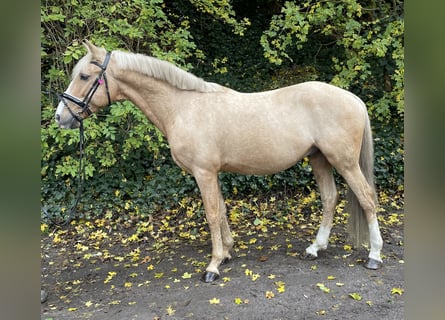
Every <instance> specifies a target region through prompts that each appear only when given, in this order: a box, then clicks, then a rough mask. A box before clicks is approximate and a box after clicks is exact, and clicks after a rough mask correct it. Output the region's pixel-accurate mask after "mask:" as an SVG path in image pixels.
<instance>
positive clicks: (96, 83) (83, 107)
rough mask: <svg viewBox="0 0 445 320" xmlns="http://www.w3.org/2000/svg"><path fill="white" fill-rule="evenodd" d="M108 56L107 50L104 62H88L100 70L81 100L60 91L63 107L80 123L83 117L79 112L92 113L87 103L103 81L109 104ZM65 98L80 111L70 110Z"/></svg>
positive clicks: (88, 114) (109, 53)
mask: <svg viewBox="0 0 445 320" xmlns="http://www.w3.org/2000/svg"><path fill="white" fill-rule="evenodd" d="M110 56H111V52H107V54H106V55H105V59H104V62H103V63H102V64H100V63H99V62H97V61H91V62H90V63H92V64H94V65H96V66H98V67H99V68H100V69H101V71H100V73H99V75H98V76H97V78H96V80H95V81H94V83H93V85H92V86H91V88H90V90H88V93H87V94H86V95H85V97H84V98H83V100H80V99H79V98H77V97H75V96H72V95H70V94H69V93H66V92H64V93H62V94H61V96H60V100H61V101H62V102H63V104H64V105H65V107H66V108H67V109H68V111H69V112H70V113H71V115H72V116H73V117H74V118H75V119H76V120H77V121H79V122H80V123H82V120H83V118H82V117H81V114H83V113H85V112H86V113H87V116H90V115H91V114H92V113H93V112H92V111H91V109H90V107H89V103H90V102H91V99H92V98H93V95H94V94H95V93H96V90H97V88H99V86H100V85H101V84H103V83H105V90H106V92H107V98H108V105H110V104H111V98H110V91H109V89H108V80H107V72H106V70H107V66H108V62H110ZM65 99H66V100H69V101H71V102H72V103H74V104H75V105H77V106H79V107H80V108H81V111H79V112H74V111H73V110H71V108H70V107H69V106H68V104H67V103H66V100H65Z"/></svg>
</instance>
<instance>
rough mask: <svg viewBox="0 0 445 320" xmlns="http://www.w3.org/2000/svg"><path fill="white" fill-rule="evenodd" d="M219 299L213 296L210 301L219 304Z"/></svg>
mask: <svg viewBox="0 0 445 320" xmlns="http://www.w3.org/2000/svg"><path fill="white" fill-rule="evenodd" d="M219 301H220V300H219V299H218V298H212V299H210V300H209V303H210V304H219Z"/></svg>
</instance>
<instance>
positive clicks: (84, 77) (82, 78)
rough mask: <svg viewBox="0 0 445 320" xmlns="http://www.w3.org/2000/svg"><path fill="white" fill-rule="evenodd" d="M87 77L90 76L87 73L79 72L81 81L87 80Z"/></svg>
mask: <svg viewBox="0 0 445 320" xmlns="http://www.w3.org/2000/svg"><path fill="white" fill-rule="evenodd" d="M89 78H90V76H89V75H87V74H84V73H81V74H80V80H82V81H87V80H88V79H89Z"/></svg>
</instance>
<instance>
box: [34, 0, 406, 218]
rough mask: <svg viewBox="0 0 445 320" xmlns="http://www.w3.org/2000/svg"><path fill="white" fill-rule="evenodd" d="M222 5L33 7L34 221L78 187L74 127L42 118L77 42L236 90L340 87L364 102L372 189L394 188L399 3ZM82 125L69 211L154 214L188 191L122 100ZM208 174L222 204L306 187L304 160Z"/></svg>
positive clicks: (397, 186) (62, 205) (399, 134)
mask: <svg viewBox="0 0 445 320" xmlns="http://www.w3.org/2000/svg"><path fill="white" fill-rule="evenodd" d="M230 3H232V2H229V1H213V0H200V1H197V0H193V1H190V2H184V1H169V2H164V1H162V0H152V1H143V0H135V1H118V2H116V1H99V2H97V1H92V0H87V1H82V2H78V1H71V2H69V3H67V2H62V1H58V0H53V1H46V2H45V3H42V5H41V24H42V29H41V30H42V31H41V43H42V46H41V48H42V49H41V59H42V100H41V101H42V106H41V109H42V120H41V121H42V129H41V152H42V157H41V158H42V166H41V175H42V217H43V218H44V219H48V218H50V217H55V218H57V219H63V218H64V217H65V216H66V215H67V214H68V211H69V207H70V205H71V203H72V201H73V199H74V197H75V195H76V192H77V188H78V186H77V175H78V167H79V162H78V159H79V157H78V156H79V151H78V143H79V135H78V131H77V130H61V129H59V128H58V127H57V126H56V124H55V123H54V120H53V118H54V107H55V105H56V104H57V95H56V93H60V92H62V91H63V90H65V88H66V87H67V85H68V82H69V77H68V75H69V73H70V71H71V70H72V67H73V66H74V64H75V62H77V60H78V59H79V58H80V57H82V56H83V55H84V54H85V50H84V48H83V47H82V46H81V40H82V39H84V38H87V39H89V40H91V41H92V42H93V43H95V44H97V45H99V46H104V47H106V48H107V49H108V50H113V49H116V48H120V49H124V50H125V49H126V50H130V51H134V52H140V53H144V54H148V55H152V56H156V57H159V58H162V59H165V60H168V61H170V62H172V63H175V64H176V65H179V66H181V67H182V68H184V69H186V70H192V69H193V70H192V71H193V73H194V74H196V75H198V76H201V77H203V78H205V79H206V80H209V81H215V82H218V83H221V84H223V85H226V86H229V87H231V88H234V89H236V90H240V91H246V92H252V91H262V90H267V89H272V88H277V87H282V86H286V85H289V84H294V83H297V82H302V81H306V80H313V79H318V80H322V81H326V82H332V83H334V84H337V85H340V86H342V87H345V88H349V90H351V91H353V92H354V93H356V94H358V95H359V96H360V97H362V98H363V100H364V101H365V102H366V103H367V105H368V106H369V112H370V115H371V118H372V123H373V129H374V137H375V150H376V151H375V154H376V175H377V185H378V187H379V188H380V189H391V190H394V192H400V191H403V112H404V104H403V102H404V97H403V68H404V67H403V16H402V14H401V12H400V8H398V7H392V4H393V2H388V4H387V5H386V2H384V1H383V2H382V3H385V5H384V6H380V7H379V8H378V9H377V8H375V10H372V11H368V10H365V8H363V7H362V6H361V5H360V4H359V2H356V1H352V2H351V1H348V2H344V3H343V2H341V3H333V2H322V1H307V2H305V3H304V4H301V5H300V6H297V5H295V4H294V3H293V2H285V4H284V5H282V4H281V2H280V1H269V0H256V1H249V2H248V3H247V2H243V1H233V6H232V5H230ZM394 3H397V2H394ZM272 7H273V8H278V10H276V9H273V10H270V8H272ZM280 8H281V9H280ZM369 12H372V13H369ZM98 17H99V18H98ZM239 17H241V18H239ZM281 30H285V31H286V32H282V31H281ZM222 44H223V45H222ZM84 126H85V136H86V147H85V174H86V181H85V182H84V192H83V194H82V199H81V201H80V203H79V206H78V207H79V210H78V211H79V212H82V213H83V214H84V215H85V216H96V215H100V214H103V213H104V212H108V211H109V210H111V211H113V212H133V213H135V214H140V215H155V214H157V213H159V212H162V211H164V210H169V208H173V207H175V206H177V204H178V203H179V202H180V201H181V199H183V198H185V197H189V196H193V197H197V196H198V195H199V194H198V189H197V186H196V184H195V182H194V179H193V178H192V177H190V176H189V175H187V174H185V173H184V172H183V171H182V170H181V169H180V168H179V167H177V166H176V165H175V164H174V163H173V161H172V159H171V157H170V150H169V147H168V145H167V143H166V141H165V139H164V137H163V136H162V135H161V134H160V132H159V131H158V130H157V129H156V128H155V127H154V126H153V125H152V124H151V123H150V122H149V121H148V120H147V119H146V118H145V116H144V115H143V114H142V112H141V111H140V110H139V109H137V108H136V107H135V106H133V105H132V104H131V103H130V102H128V101H124V102H119V103H115V104H113V105H112V106H111V107H110V108H108V109H107V110H104V111H101V112H100V113H99V114H97V115H94V116H92V117H91V118H90V119H88V120H85V122H84ZM220 179H221V182H222V183H221V185H222V189H223V192H224V194H225V195H226V196H230V197H242V196H244V195H247V194H251V193H258V194H272V193H273V194H283V195H285V196H288V195H291V194H293V193H297V191H298V192H311V190H313V189H314V188H315V185H314V181H313V177H312V173H311V169H310V166H308V164H307V161H302V162H300V163H299V164H297V165H296V167H294V168H291V169H289V170H286V171H284V172H280V173H277V174H275V175H271V176H264V177H257V176H241V175H235V174H227V173H222V174H221V175H220ZM339 182H341V180H340V179H339ZM302 190H303V191H302Z"/></svg>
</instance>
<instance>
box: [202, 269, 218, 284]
mask: <svg viewBox="0 0 445 320" xmlns="http://www.w3.org/2000/svg"><path fill="white" fill-rule="evenodd" d="M218 278H219V274H217V273H215V272H210V271H206V272H204V274H203V275H202V277H201V280H202V281H204V282H206V283H209V282H213V281H215V280H218Z"/></svg>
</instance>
